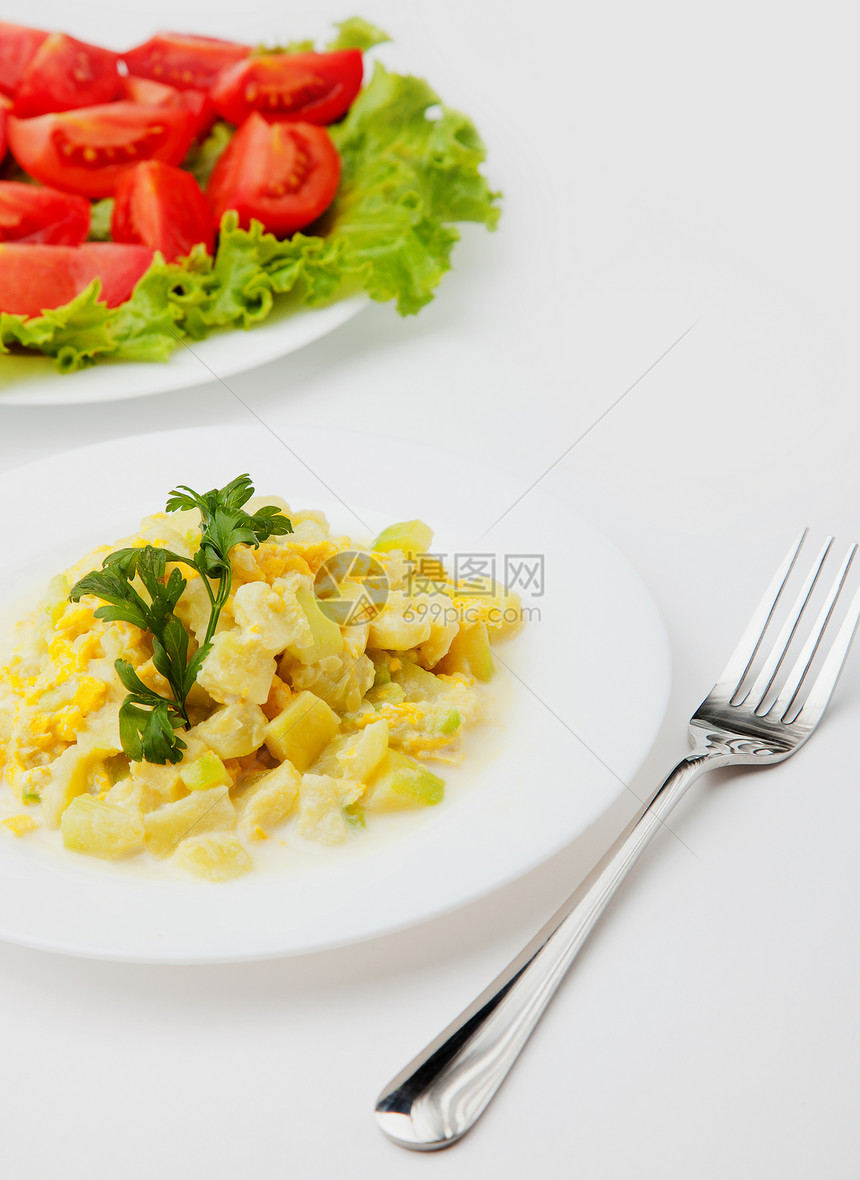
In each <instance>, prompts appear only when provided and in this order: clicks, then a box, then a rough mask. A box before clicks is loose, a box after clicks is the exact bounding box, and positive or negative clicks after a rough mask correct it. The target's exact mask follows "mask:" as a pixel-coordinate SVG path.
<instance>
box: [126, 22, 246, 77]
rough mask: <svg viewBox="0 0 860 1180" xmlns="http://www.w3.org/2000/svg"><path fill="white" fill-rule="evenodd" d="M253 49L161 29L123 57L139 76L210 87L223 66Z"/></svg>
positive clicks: (214, 38)
mask: <svg viewBox="0 0 860 1180" xmlns="http://www.w3.org/2000/svg"><path fill="white" fill-rule="evenodd" d="M250 52H251V49H250V46H248V45H239V44H237V43H236V42H235V41H219V40H218V38H217V37H195V36H194V35H193V34H190V33H189V34H185V33H158V34H157V35H156V36H155V37H151V38H150V39H149V41H146V42H145V43H144V44H143V45H138V46H136V47H135V48H134V49H130V50H129V51H128V53H124V54H123V55H122V58H123V61H124V62H125V64H126V65H127V66H128V72H129V73H130V74H134V75H135V76H136V77H138V78H154V79H155V81H156V82H166V83H167V84H168V85H169V86H176V87H177V88H178V89H179V90H208V89H209V87H210V86H211V85H212V83H213V82H214V81H215V77H216V75H217V74H218V72H219V71H220V70H223V69H224V67H225V66H230V65H232V64H233V63H234V62H237V61H241V60H242V58H243V57H247V56H248V54H249V53H250Z"/></svg>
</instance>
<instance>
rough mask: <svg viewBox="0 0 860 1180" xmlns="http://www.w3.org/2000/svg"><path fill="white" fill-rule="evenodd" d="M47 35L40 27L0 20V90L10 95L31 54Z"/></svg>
mask: <svg viewBox="0 0 860 1180" xmlns="http://www.w3.org/2000/svg"><path fill="white" fill-rule="evenodd" d="M47 36H48V34H47V33H43V32H42V30H41V29H28V28H25V27H24V25H10V24H7V23H6V22H5V21H0V90H2V91H3V93H4V94H9V95H12V94H14V93H15V87H16V86H17V85H18V80H19V79H20V77H21V74H22V73H23V72H24V69H25V67H26V66H27V64H28V62H29V61H30V59H31V57H32V56H33V54H34V53H35V52H36V50H37V49H38V48H39V46H40V45H41V44H42V42H43V41H44V40H45V38H46V37H47Z"/></svg>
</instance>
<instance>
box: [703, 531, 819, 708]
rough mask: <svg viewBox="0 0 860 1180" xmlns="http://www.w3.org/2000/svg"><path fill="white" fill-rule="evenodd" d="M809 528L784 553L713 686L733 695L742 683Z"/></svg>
mask: <svg viewBox="0 0 860 1180" xmlns="http://www.w3.org/2000/svg"><path fill="white" fill-rule="evenodd" d="M808 532H809V529H804V530H803V532H802V533H801V534H800V536H799V537H798V538H797V540H796V541H795V542H794V544H793V545H792V546H791V548H790V549H789V551H788V553H786V555H785V557H784V558H783V560H782V563H781V565H780V566H779V569H778V570H777V571H776V573H775V574H774V576H773V579H772V580H771V582H770V585H769V586H768V588H767V590H765V592H764V597H763V598H762V600H761V602H760V603H759V604H758V606H757V607H756V609H755V612H754V613H753V616H752V618H751V619H750V621H749V623H748V624H747V626H746V628H745V629H744V633H743V635H741V637H740V640H739V641H738V645H737V647H736V648H735V650H734V651H733V652H732V654H731V656H730V657H729V662H728V663H727V664H726V666H725V668H724V669H723V671H722V673H721V674H720V677H719V679H718V681H717V684H716V688H717V689H718V690H719V691H720V692H721V693H723V694H724V695H725V696H727V697H733V696H734V695H735V693H736V692H737V691H738V689H739V688H740V686H741V685H742V684H743V680H744V677H745V676H746V674H747V672H748V671H749V669H750V667H751V665H752V662H753V660H754V659H755V657H756V654H757V652H758V649H759V647H760V645H761V641H762V638H763V637H764V633H765V631H766V630H767V627H768V623H770V620H771V619H772V618H773V612H774V610H776V604H777V603H778V602H779V598H780V595H781V594H782V592H783V590H784V589H785V584H786V582H787V581H788V579H789V576H790V574H791V571H792V570H793V569H794V563H795V561H796V560H797V555H798V553H799V552H800V547H801V545H802V544H803V542H804V541H805V539H806V535H807V533H808Z"/></svg>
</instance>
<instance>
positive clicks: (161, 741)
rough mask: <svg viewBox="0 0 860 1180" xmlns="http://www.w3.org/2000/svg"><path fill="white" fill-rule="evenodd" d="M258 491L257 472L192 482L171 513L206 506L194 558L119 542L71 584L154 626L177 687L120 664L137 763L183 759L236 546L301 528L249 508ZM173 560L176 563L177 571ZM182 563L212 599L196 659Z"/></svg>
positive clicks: (176, 496) (124, 728) (122, 714)
mask: <svg viewBox="0 0 860 1180" xmlns="http://www.w3.org/2000/svg"><path fill="white" fill-rule="evenodd" d="M253 494H254V485H253V484H252V483H251V477H250V476H249V475H240V476H238V477H237V478H236V479H234V480H233V481H232V482H231V483H229V484H227V486H226V487H223V488H220V489H219V488H213V490H212V491H209V492H204V493H202V494H201V493H199V492H195V491H194V490H193V489H192V488H189V487H185V486H184V485H181V486H180V487H178V488H175V489H174V490H173V491H172V492H171V494H170V497H169V499H168V501H167V511H168V512H175V511H178V510H183V509H188V508H197V509H198V510H199V512H200V544H199V546H198V549H197V551H196V553H195V554H194V556H193V557H191V558H188V557H183V556H182V555H181V554H178V553H173V552H172V551H171V550H169V549H164V548H161V547H159V546H156V545H144V546H142V547H132V548H126V549H117V550H116V551H115V552H114V553H110V554H108V556H107V557H106V558H105V559H104V561H103V562H102V568H101V569H100V570H93V571H92V572H91V573H88V574H86V575H85V576H84V577H83V578H81V579H80V580H79V581H78V582H77V583H76V584H75V585H74V586H73V587H72V589H71V592H70V594H69V598H70V599H71V601H72V602H78V601H79V600H80V599H81V598H82V597H83V596H84V595H85V594H92V595H94V596H95V597H96V598H100V599H101V600H102V601H103V602H104V603H106V605H105V606H100V607H99V608H98V609H97V610H96V612H95V617H96V618H97V619H105V620H106V621H114V620H120V621H122V622H126V623H132V624H133V625H134V626H135V627H138V628H140V630H141V631H144V632H146V633H148V635H149V637H150V641H151V643H152V662H153V664H154V665H155V668H156V669H157V671H158V672H159V673H160V674H161V675H162V676H163V677H164V679H165V680H166V681H167V684H168V685H169V687H170V692H171V695H170V696H169V697H167V696H162V695H161V694H160V693H158V692H156V691H155V690H154V689H152V688H150V687H149V686H148V685H146V684H145V683H144V682H143V681H142V680H141V678H140V677H139V676H138V674H137V672H135V670H134V668H133V667H132V665H131V664H130V663H129V662H128V661H127V660H123V659H118V660H116V661H115V663H114V666H115V668H116V671H117V675H118V676H119V679H120V681H121V682H122V685H123V687H124V688H126V689H127V690H128V694H129V695H128V696H127V697H126V699H125V700H124V701H123V703H122V705H121V707H120V711H119V728H120V740H121V742H122V748H123V750H124V751H125V753H126V754H127V755H128V757H129V758H130V759H131V760H132V761H133V762H140V761H144V760H145V761H147V762H156V763H159V764H162V765H163V764H164V763H166V762H174V763H175V762H181V761H182V752H183V750H185V749H186V748H187V747H186V744H185V742H184V741H183V740H182V739H181V738H180V737H179V735H178V734H177V732H176V731H177V730H178V729H183V728H184V729H188V728H189V725H190V721H189V718H188V712H187V708H186V699H187V697H188V694H189V692H190V691H191V689H192V688H193V686H194V683H195V681H196V679H197V673H198V672H199V671H200V666H201V665H202V663H203V661H204V660H205V659H206V656H207V655H208V654H209V652H210V650H211V647H212V637H213V635H214V634H215V629H216V627H217V625H218V619H219V616H220V614H221V611H222V609H223V607H224V604H225V602H226V601H227V599H228V598H229V596H230V588H231V585H232V566H231V564H230V553H231V551H232V549H233V548H234V547H235V546H236V545H252V546H254V547H255V548H256V547H257V546H258V545H259V544H260V542H261V541H265V540H267V539H268V538H269V537H272V536H283V535H284V534H286V533H291V532H292V531H293V526H292V524H291V523H290V521H289V519H288V518H287V517H286V516H284V515H283V513H282V512H281V511H280V509H278V508H275V507H274V506H272V505H264V506H263V507H262V508H260V509H258V510H257V511H256V512H254V513H249V512H246V511H245V510H244V505H245V504H247V502H248V500H250V498H251V496H253ZM168 564H170V565H172V566H173V567H174V568H173V569H171V571H170V573H169V574H168V573H167V566H168ZM179 565H186V566H189V567H190V568H191V569H193V570H195V571H196V572H197V573H198V574H199V575H200V577H201V579H202V582H203V585H204V587H205V588H206V592H207V594H208V596H209V603H210V615H209V622H208V624H207V627H206V634H205V636H204V639H203V642H202V643H201V644H200V646H199V647H198V648H197V650H196V652H194V654H193V655H192V656H191V658H190V659H189V652H190V650H191V642H192V641H191V637H190V636H189V634H188V632H187V631H186V629H185V626H184V624H183V623H182V620H181V619H180V618H179V617H178V616H177V615H176V614H175V613H174V612H175V608H176V605H177V603H178V602H179V599H180V598H181V597H182V594H183V592H184V590H185V588H186V586H187V585H188V582H187V580H186V579H185V578H184V577H183V576H182V574H181V572H180V571H179V569H178V568H176V567H177V566H179ZM213 582H214V583H216V584H215V585H214V586H213Z"/></svg>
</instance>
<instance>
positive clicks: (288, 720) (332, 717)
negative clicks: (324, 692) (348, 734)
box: [263, 692, 340, 770]
mask: <svg viewBox="0 0 860 1180" xmlns="http://www.w3.org/2000/svg"><path fill="white" fill-rule="evenodd" d="M339 729H340V721H339V720H338V718H337V714H336V713H334V712H332V710H331V709H330V708H329V707H328V705H327V704H326V703H325V701H321V700H320V699H319V697H315V696H314V694H313V693H312V692H300V693H299V694H298V696H296V697H294V698H293V700H292V701H290V703H289V705H288V706H287V708H286V709H285V710H284V711H283V713H279V714H278V716H277V717H275V718H274V719H273V720H272V721H270V722H269V724H268V725H267V726H266V730H265V734H264V739H263V740H264V741H265V743H266V745H267V746H268V748H269V750H270V751H271V753H272V754H274V756H275V757H276V758H277V759H278V760H279V761H281V762H285V761H287V759H289V761H290V762H292V764H293V766H295V768H296V769H297V770H307V768H308V767H309V766H310V765H311V763H312V762H313V761H314V759H315V758H316V757H317V755H318V754H319V753H320V752H321V751H322V750H323V749H324V747H325V746H327V745H328V743H329V742H330V741H331V740H332V738H333V737H334V735H335V734H336V733H337V732H338V730H339Z"/></svg>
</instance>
